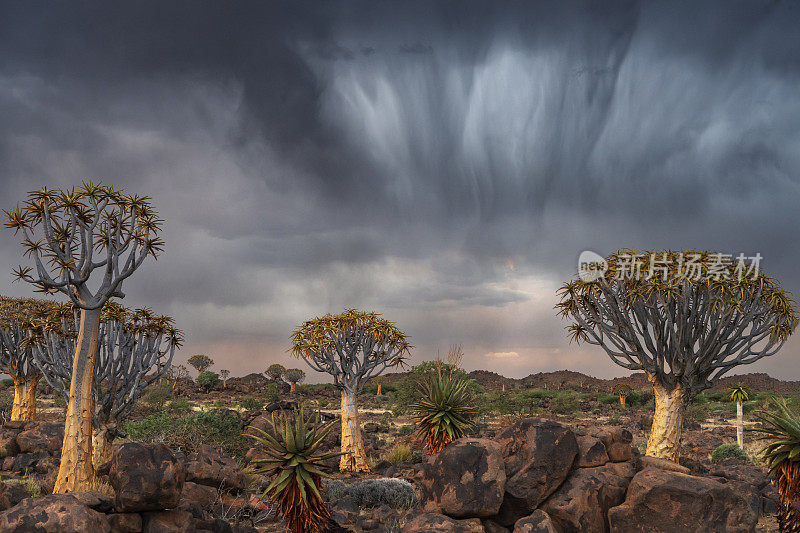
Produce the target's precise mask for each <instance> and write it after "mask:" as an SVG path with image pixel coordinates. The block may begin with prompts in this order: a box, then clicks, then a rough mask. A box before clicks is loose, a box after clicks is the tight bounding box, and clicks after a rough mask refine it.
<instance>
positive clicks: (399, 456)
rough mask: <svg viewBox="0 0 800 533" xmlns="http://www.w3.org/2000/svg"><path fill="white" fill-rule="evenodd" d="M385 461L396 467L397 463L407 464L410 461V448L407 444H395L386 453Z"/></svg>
mask: <svg viewBox="0 0 800 533" xmlns="http://www.w3.org/2000/svg"><path fill="white" fill-rule="evenodd" d="M385 459H386V460H387V461H389V462H390V463H392V464H393V465H396V464H397V463H407V462H409V461H411V447H410V446H409V445H408V444H399V443H398V444H395V445H394V446H393V447H392V449H391V450H389V451H388V452H387V453H386V456H385Z"/></svg>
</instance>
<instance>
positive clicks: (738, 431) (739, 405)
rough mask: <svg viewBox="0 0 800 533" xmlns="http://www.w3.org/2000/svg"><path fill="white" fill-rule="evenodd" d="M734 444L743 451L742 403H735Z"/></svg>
mask: <svg viewBox="0 0 800 533" xmlns="http://www.w3.org/2000/svg"><path fill="white" fill-rule="evenodd" d="M736 444H738V445H739V448H741V449H743V450H744V413H743V412H742V402H736Z"/></svg>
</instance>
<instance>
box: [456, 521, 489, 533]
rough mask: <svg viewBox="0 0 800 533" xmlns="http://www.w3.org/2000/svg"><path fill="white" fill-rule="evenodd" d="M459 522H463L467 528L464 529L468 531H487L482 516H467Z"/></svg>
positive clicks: (477, 532) (480, 532) (483, 532)
mask: <svg viewBox="0 0 800 533" xmlns="http://www.w3.org/2000/svg"><path fill="white" fill-rule="evenodd" d="M459 523H461V525H463V526H464V527H465V528H466V529H465V530H464V531H466V532H467V533H485V532H486V529H484V527H483V524H482V523H481V519H480V518H467V519H466V520H459Z"/></svg>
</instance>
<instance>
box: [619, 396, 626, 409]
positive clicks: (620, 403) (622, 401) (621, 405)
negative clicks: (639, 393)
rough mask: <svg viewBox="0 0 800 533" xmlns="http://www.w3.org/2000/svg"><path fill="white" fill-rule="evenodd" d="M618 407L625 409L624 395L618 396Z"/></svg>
mask: <svg viewBox="0 0 800 533" xmlns="http://www.w3.org/2000/svg"><path fill="white" fill-rule="evenodd" d="M619 405H620V407H622V408H623V409H625V395H624V394H620V395H619Z"/></svg>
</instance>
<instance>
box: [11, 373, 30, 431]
mask: <svg viewBox="0 0 800 533" xmlns="http://www.w3.org/2000/svg"><path fill="white" fill-rule="evenodd" d="M25 388H26V387H25V380H23V379H22V378H21V377H16V376H15V377H14V402H13V403H12V404H11V420H25V418H23V417H24V416H25V415H26V414H27V411H28V410H27V405H26V404H27V401H28V395H27V394H26V390H25Z"/></svg>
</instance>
